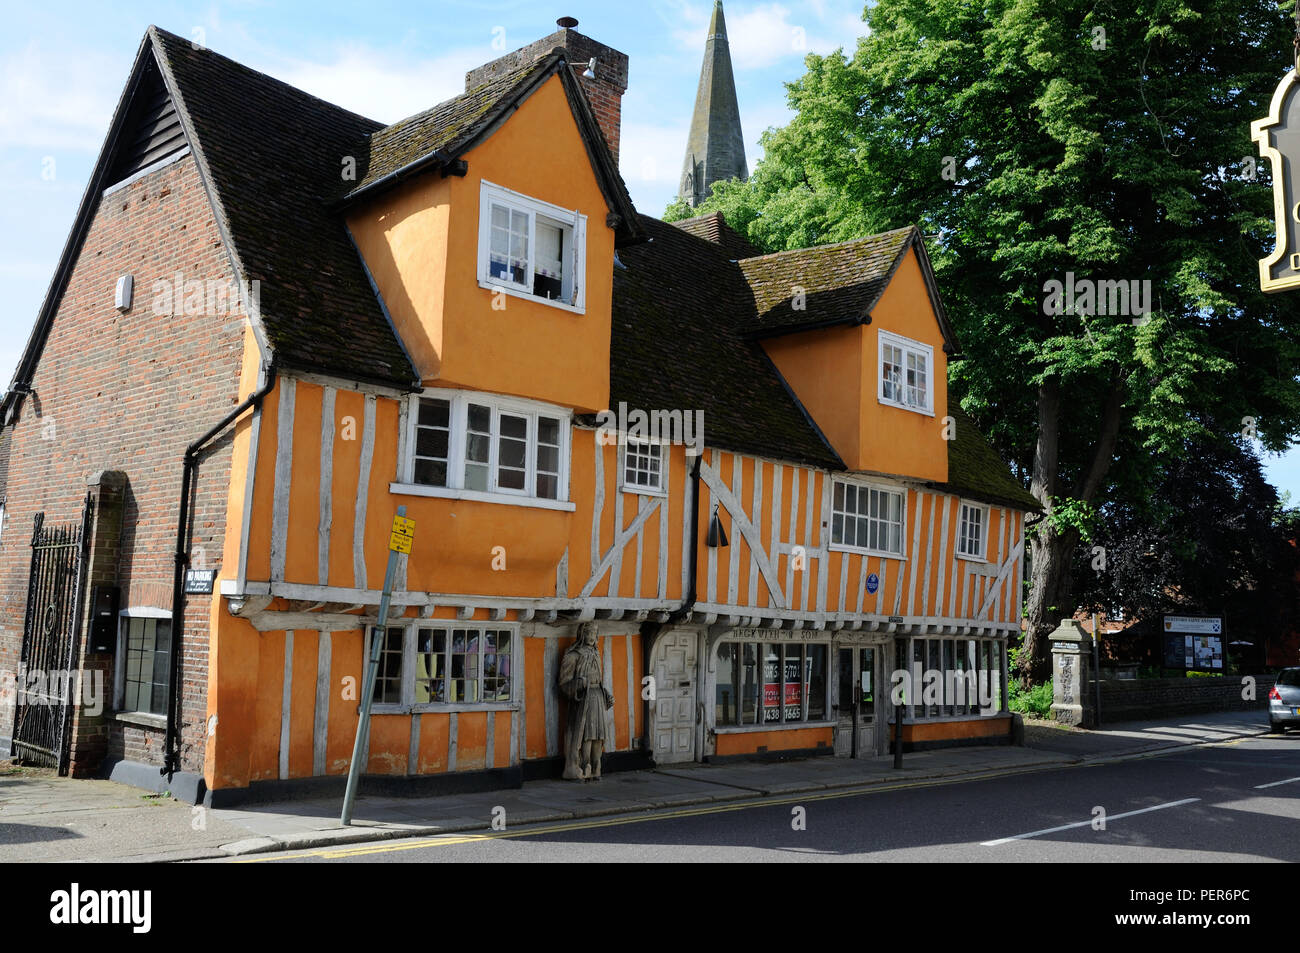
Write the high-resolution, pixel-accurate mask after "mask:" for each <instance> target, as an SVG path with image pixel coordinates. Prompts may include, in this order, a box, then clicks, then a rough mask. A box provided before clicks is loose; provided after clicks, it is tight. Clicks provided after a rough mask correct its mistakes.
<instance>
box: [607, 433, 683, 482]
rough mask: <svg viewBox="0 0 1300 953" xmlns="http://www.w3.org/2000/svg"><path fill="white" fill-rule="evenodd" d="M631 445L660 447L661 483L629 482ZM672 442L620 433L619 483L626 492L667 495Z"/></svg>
mask: <svg viewBox="0 0 1300 953" xmlns="http://www.w3.org/2000/svg"><path fill="white" fill-rule="evenodd" d="M629 446H636V447H638V448H642V447H658V448H659V483H658V485H656V486H650V485H641V484H638V483H628V482H627V448H628V447H629ZM670 447H671V442H670V441H667V440H651V439H649V438H646V437H629V436H627V435H626V434H624V433H622V432H620V433H619V435H618V485H619V489H620V490H622V491H623V492H624V493H639V494H641V495H642V496H667V495H668V490H667V488H666V484H665V483H664V480H665V478H666V477H667V475H668V457H669V454H670V453H671V452H672V451H671V450H670V449H669V448H670Z"/></svg>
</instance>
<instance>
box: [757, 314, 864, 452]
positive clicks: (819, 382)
mask: <svg viewBox="0 0 1300 953" xmlns="http://www.w3.org/2000/svg"><path fill="white" fill-rule="evenodd" d="M862 332H863V329H862V328H860V327H844V328H825V329H822V330H818V331H805V332H803V333H802V334H787V335H783V336H782V337H777V338H768V339H767V340H765V341H763V342H762V344H763V350H764V351H766V352H767V356H768V357H770V358H771V359H772V363H773V364H775V365H776V369H777V370H778V371H780V372H781V376H782V377H784V378H785V380H786V383H788V384H789V385H790V389H791V390H793V391H794V392H795V394H796V395H798V397H799V401H800V402H801V403H802V404H803V405H804V407H805V408H807V410H808V413H809V414H811V415H812V419H813V420H815V421H816V422H817V426H818V427H820V428H821V430H822V433H824V434H825V435H826V439H827V440H829V441H830V443H831V446H832V447H834V448H835V452H836V453H838V454H839V455H840V458H841V459H842V460H843V461H844V462H845V464H846V465H847V466H848V467H849V469H851V470H861V469H864V465H863V459H864V453H863V451H864V448H863V446H862V423H861V418H862V416H863V415H864V413H869V412H870V410H871V408H870V407H869V406H868V405H867V403H866V401H867V396H868V395H867V394H865V393H864V391H863V388H864V379H863V376H862V374H863V363H862V356H861V355H862V349H863V340H862V339H863V333H862ZM867 380H870V378H868V379H867ZM870 400H871V403H872V404H875V394H874V393H872V394H871V395H870Z"/></svg>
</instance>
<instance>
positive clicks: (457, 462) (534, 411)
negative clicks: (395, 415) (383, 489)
mask: <svg viewBox="0 0 1300 953" xmlns="http://www.w3.org/2000/svg"><path fill="white" fill-rule="evenodd" d="M421 398H426V399H429V400H445V401H448V402H449V403H450V408H449V416H448V423H449V424H450V429H449V432H448V443H447V485H446V486H445V487H442V486H433V485H431V484H427V483H416V482H415V447H416V427H417V425H418V422H419V415H420V399H421ZM470 404H483V405H485V406H487V407H490V408H491V410H492V437H491V439H490V441H489V450H488V461H487V463H488V489H487V490H472V489H467V488H466V486H465V443H466V431H467V428H468V423H469V405H470ZM503 412H504V413H506V414H510V415H515V416H520V417H526V418H528V446H527V448H526V450H525V451H524V452H525V465H526V471H525V476H524V484H525V488H524V489H523V490H516V489H513V488H511V487H500V486H498V485H497V480H498V477H499V474H498V473H497V463H498V459H497V455H498V452H499V451H498V446H499V442H500V419H501V414H502V413H503ZM539 417H554V418H556V419H557V420H559V422H560V450H559V458H560V459H559V476H558V486H557V489H556V497H555V499H551V498H550V497H544V496H537V495H536V492H537V433H538V422H537V421H538V418H539ZM572 436H573V414H572V412H571V411H569V410H568V409H566V408H563V407H557V406H555V405H553V404H544V403H541V402H540V401H532V400H522V399H520V398H517V397H500V396H497V395H496V394H482V393H478V392H476V391H465V390H448V389H445V388H436V387H429V388H425V389H424V390H423V391H421V392H420V393H418V394H412V395H411V396H410V398H409V402H408V403H407V406H406V434H405V441H404V444H405V446H404V448H403V451H402V458H401V459H400V460H399V461H398V476H399V482H397V483H394V484H391V485H390V487H389V489H390V491H391V492H394V493H404V494H408V495H412V496H436V497H447V498H451V499H465V500H482V501H487V502H494V503H514V504H518V505H523V506H536V507H540V508H542V509H559V510H570V511H572V510H574V509H575V504H573V503H572V502H570V501H569V470H570V466H569V463H570V456H571V453H572V451H571V447H572V443H573V441H572Z"/></svg>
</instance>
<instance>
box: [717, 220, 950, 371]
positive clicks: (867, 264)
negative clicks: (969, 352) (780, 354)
mask: <svg viewBox="0 0 1300 953" xmlns="http://www.w3.org/2000/svg"><path fill="white" fill-rule="evenodd" d="M912 249H914V250H915V251H916V255H917V259H918V261H919V263H920V266H921V274H922V276H923V277H924V279H925V282H926V287H927V289H928V290H929V292H930V302H931V304H932V306H933V307H934V311H935V314H936V316H937V317H938V319H939V328H940V330H941V331H942V333H943V337H944V342H945V349H946V350H947V351H948V353H950V354H951V353H956V352H957V341H956V337H955V336H954V334H953V330H952V327H951V325H949V323H948V317H947V315H946V314H945V313H944V310H943V304H942V302H941V301H940V299H939V293H938V289H937V287H936V286H935V282H934V273H933V272H932V270H931V268H930V259H929V256H928V255H927V254H926V251H925V241H924V239H923V238H922V236H921V231H920V229H918V228H917V227H916V226H915V225H908V226H906V227H904V228H896V229H894V230H892V231H888V232H882V233H881V234H879V235H869V236H867V237H866V238H859V239H855V240H853V241H848V242H839V243H838V244H835V245H816V246H814V247H812V248H800V249H798V250H795V251H781V252H774V253H773V254H770V255H761V256H759V257H756V258H746V259H744V260H742V261H741V262H740V267H741V269H742V270H743V271H744V272H745V278H746V280H747V281H748V282H749V284H750V287H752V288H753V289H754V300H755V303H756V309H757V314H756V316H755V320H754V324H753V326H752V328H751V333H752V334H753V335H754V336H756V337H768V336H773V335H777V334H791V333H795V332H799V331H808V330H812V329H814V328H824V327H833V326H835V325H841V324H863V323H865V322H866V321H868V320H869V319H870V317H871V309H872V308H873V307H874V306H875V304H876V302H877V301H879V300H880V296H881V295H882V294H884V292H885V288H886V287H887V286H888V285H889V280H890V279H891V278H892V277H893V276H894V272H895V271H897V270H898V266H899V265H901V264H902V262H903V259H904V257H905V256H906V255H907V252H908V251H909V250H912ZM795 288H800V289H802V290H803V294H804V301H803V308H802V309H801V310H796V309H795V308H794V307H793V305H794V296H795V294H796V292H795V291H794V289H795Z"/></svg>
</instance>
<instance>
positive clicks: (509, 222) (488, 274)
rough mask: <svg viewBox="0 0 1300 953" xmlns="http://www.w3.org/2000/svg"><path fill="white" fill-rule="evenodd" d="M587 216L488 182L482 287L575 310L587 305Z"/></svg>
mask: <svg viewBox="0 0 1300 953" xmlns="http://www.w3.org/2000/svg"><path fill="white" fill-rule="evenodd" d="M586 234H587V217H586V216H585V215H582V214H579V213H578V212H576V211H574V210H572V209H566V208H561V207H560V206H558V205H551V204H550V203H549V202H542V201H539V200H538V199H533V198H529V197H528V196H526V195H520V194H519V193H518V192H512V191H511V190H510V189H506V188H502V187H501V186H499V185H493V184H492V183H490V182H484V183H483V185H482V200H481V203H480V210H479V255H478V279H479V285H480V286H481V287H483V288H487V289H489V290H493V291H497V290H500V291H504V292H505V293H506V294H509V295H514V296H516V297H524V298H532V299H535V300H541V301H545V302H546V303H548V304H551V305H555V306H557V307H562V308H566V309H571V310H574V311H579V312H580V311H582V310H583V308H584V307H585V304H586V287H585V285H586V282H585V281H584V280H583V278H584V276H585V273H586V272H585V263H586V262H585V257H586V256H585V253H584V250H585V248H586V244H587V242H586Z"/></svg>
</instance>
